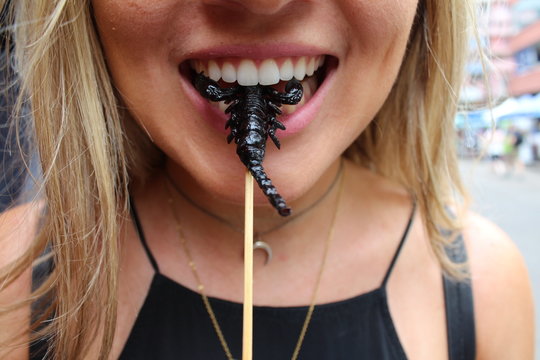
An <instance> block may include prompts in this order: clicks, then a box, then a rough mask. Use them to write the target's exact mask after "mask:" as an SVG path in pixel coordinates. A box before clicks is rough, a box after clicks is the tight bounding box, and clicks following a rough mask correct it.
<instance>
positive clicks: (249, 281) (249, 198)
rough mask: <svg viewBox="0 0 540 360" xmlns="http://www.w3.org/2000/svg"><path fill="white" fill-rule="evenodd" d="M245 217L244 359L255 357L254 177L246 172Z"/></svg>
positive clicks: (249, 359) (250, 359)
mask: <svg viewBox="0 0 540 360" xmlns="http://www.w3.org/2000/svg"><path fill="white" fill-rule="evenodd" d="M245 186H246V189H245V217H244V221H245V222H244V323H243V336H242V339H243V340H242V360H252V357H253V177H252V176H251V174H250V173H249V171H247V172H246V183H245Z"/></svg>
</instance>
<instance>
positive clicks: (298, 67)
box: [294, 56, 306, 81]
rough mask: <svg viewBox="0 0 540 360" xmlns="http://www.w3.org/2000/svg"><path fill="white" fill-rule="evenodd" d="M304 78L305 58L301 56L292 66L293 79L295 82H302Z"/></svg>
mask: <svg viewBox="0 0 540 360" xmlns="http://www.w3.org/2000/svg"><path fill="white" fill-rule="evenodd" d="M305 76H306V58H305V57H304V56H302V57H301V58H300V59H298V61H297V62H296V64H295V65H294V77H295V78H296V80H299V81H302V80H304V77H305Z"/></svg>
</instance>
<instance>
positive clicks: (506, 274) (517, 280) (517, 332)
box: [463, 213, 534, 359]
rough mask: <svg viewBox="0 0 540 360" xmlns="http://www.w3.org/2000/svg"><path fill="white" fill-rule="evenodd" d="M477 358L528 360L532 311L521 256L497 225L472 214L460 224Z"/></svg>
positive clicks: (531, 302) (531, 337)
mask: <svg viewBox="0 0 540 360" xmlns="http://www.w3.org/2000/svg"><path fill="white" fill-rule="evenodd" d="M463 235H464V239H465V242H466V245H467V249H468V253H469V262H470V268H471V278H472V287H473V296H474V306H475V320H476V335H477V354H478V359H509V358H512V359H532V358H533V348H534V345H533V341H534V340H533V333H534V329H533V328H534V325H533V322H534V320H533V319H534V315H533V312H534V310H533V301H532V294H531V287H530V282H529V277H528V273H527V268H526V265H525V262H524V260H523V257H522V256H521V254H520V252H519V250H518V249H517V247H516V246H515V244H514V243H513V242H512V240H511V239H510V238H509V237H508V235H506V234H505V233H504V231H502V230H501V229H500V228H499V227H498V226H496V225H495V224H493V223H492V222H490V221H489V220H487V219H485V218H483V217H482V216H480V215H477V214H475V213H469V214H468V216H467V218H466V220H465V224H464V230H463Z"/></svg>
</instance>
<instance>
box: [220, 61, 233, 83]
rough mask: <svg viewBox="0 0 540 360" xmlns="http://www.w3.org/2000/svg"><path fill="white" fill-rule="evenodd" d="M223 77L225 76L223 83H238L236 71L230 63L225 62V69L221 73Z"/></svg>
mask: <svg viewBox="0 0 540 360" xmlns="http://www.w3.org/2000/svg"><path fill="white" fill-rule="evenodd" d="M221 76H223V81H225V82H228V83H233V82H235V81H236V69H235V68H234V66H233V64H231V63H230V62H224V63H223V68H222V71H221Z"/></svg>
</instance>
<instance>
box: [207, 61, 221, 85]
mask: <svg viewBox="0 0 540 360" xmlns="http://www.w3.org/2000/svg"><path fill="white" fill-rule="evenodd" d="M208 76H209V77H210V79H212V80H214V81H218V80H219V79H221V70H220V69H219V66H218V64H217V63H216V62H215V61H214V60H210V61H209V62H208Z"/></svg>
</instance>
